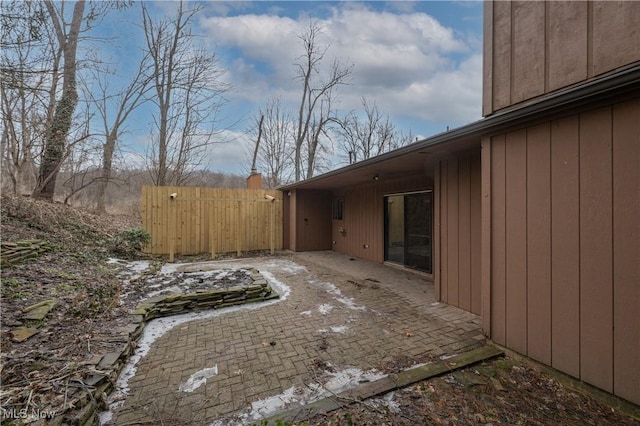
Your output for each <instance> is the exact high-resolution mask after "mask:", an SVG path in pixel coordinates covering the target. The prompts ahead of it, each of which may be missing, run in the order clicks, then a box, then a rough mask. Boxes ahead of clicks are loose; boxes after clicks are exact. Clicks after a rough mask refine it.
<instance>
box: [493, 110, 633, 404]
mask: <svg viewBox="0 0 640 426" xmlns="http://www.w3.org/2000/svg"><path fill="white" fill-rule="evenodd" d="M638 117H640V99H635V100H633V101H629V102H625V103H621V104H616V105H611V106H607V107H603V108H599V109H596V110H591V111H587V112H583V113H580V114H575V115H573V116H570V117H566V118H561V119H557V120H554V121H550V122H547V123H541V124H538V125H535V126H531V127H529V128H523V129H520V130H515V131H511V132H508V133H505V134H502V135H496V136H493V137H492V138H491V141H490V142H489V141H488V140H486V139H485V141H484V144H483V150H482V155H483V159H482V161H483V164H488V165H490V168H491V169H490V170H489V171H486V170H483V173H482V176H483V185H485V186H486V185H489V186H490V188H489V189H488V194H487V193H486V192H487V191H486V190H485V189H484V188H483V198H484V197H488V198H489V199H490V201H485V202H484V204H483V214H490V215H491V220H490V221H483V222H482V226H483V231H482V232H483V235H484V236H485V237H484V238H483V242H482V246H483V248H489V251H490V259H489V262H490V266H491V269H490V270H486V269H483V272H482V276H483V291H485V290H484V289H486V288H487V284H486V281H487V280H489V281H490V289H489V290H490V292H491V294H490V295H489V296H486V295H483V298H484V299H487V298H488V299H489V300H490V302H491V306H490V307H489V309H490V313H491V328H490V330H491V337H492V339H493V340H494V341H496V342H497V343H500V344H505V345H506V346H507V347H509V348H511V349H514V350H516V351H518V352H521V353H523V354H525V355H528V356H531V357H532V358H535V359H537V360H539V361H542V362H544V363H547V364H550V365H552V366H553V367H555V368H557V369H559V370H561V371H564V372H566V373H568V374H571V375H573V376H575V377H578V378H580V379H581V380H584V381H585V382H588V383H590V384H593V385H595V386H598V387H599V388H601V389H604V390H607V391H609V392H613V393H614V394H616V395H618V396H621V397H623V398H626V399H629V400H630V401H632V402H634V403H636V404H637V403H640V367H639V365H640V355H639V354H640V319H639V318H640V316H639V315H638V312H640V286H639V285H638V283H640V266H639V265H640V262H639V259H640V242H639V241H640V215H639V214H638V212H639V211H640V173H639V171H638V170H639V164H640V120H638ZM487 239H488V240H489V241H487ZM483 254H484V255H485V256H486V253H483ZM485 258H486V257H485ZM483 311H484V307H483Z"/></svg>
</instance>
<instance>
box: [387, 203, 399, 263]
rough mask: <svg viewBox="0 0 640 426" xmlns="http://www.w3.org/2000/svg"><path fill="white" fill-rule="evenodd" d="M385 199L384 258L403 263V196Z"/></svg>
mask: <svg viewBox="0 0 640 426" xmlns="http://www.w3.org/2000/svg"><path fill="white" fill-rule="evenodd" d="M385 200H386V201H385V260H388V261H391V262H396V263H400V264H402V265H404V197H403V196H402V195H394V196H391V197H385Z"/></svg>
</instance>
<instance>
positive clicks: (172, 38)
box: [142, 2, 228, 185]
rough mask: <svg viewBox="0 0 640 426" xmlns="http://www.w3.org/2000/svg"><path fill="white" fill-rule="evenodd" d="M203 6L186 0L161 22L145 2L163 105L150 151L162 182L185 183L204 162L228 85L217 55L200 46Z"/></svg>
mask: <svg viewBox="0 0 640 426" xmlns="http://www.w3.org/2000/svg"><path fill="white" fill-rule="evenodd" d="M200 10H201V7H198V6H196V7H194V8H192V9H185V7H184V2H180V4H179V6H178V10H177V13H176V16H175V17H173V18H171V19H163V20H160V21H155V20H154V19H153V18H152V17H151V14H150V13H149V10H148V9H147V7H146V5H145V3H144V2H143V3H142V18H143V27H144V32H145V39H146V48H147V51H148V54H149V56H150V58H151V63H152V67H153V71H152V72H153V87H154V89H155V93H154V95H155V96H154V97H153V102H154V103H155V104H156V106H157V113H156V115H155V116H154V123H153V138H154V141H153V142H152V144H151V146H150V151H149V156H148V157H149V158H150V160H151V164H149V169H150V172H151V176H152V178H153V181H154V183H155V184H156V185H170V184H176V185H179V184H183V183H184V182H185V181H186V180H188V178H189V177H190V175H191V174H192V173H193V172H194V171H195V170H197V169H198V168H199V167H200V166H201V165H202V162H203V161H204V160H205V158H206V153H207V150H208V148H210V146H211V145H212V144H213V143H214V136H215V133H216V126H217V122H216V117H217V113H218V110H219V108H220V107H221V105H222V103H223V102H224V96H223V95H224V93H225V92H226V91H227V90H228V86H227V85H226V84H225V83H223V82H222V80H221V77H222V75H223V74H224V70H223V69H222V68H221V67H220V66H219V64H218V59H217V57H216V56H215V55H214V54H211V53H210V52H208V51H206V50H205V49H202V48H198V47H197V46H195V36H194V35H193V34H192V33H191V29H190V25H191V21H192V20H193V19H194V17H195V15H196V14H197V13H198V12H199V11H200Z"/></svg>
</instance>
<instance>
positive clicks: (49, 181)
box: [33, 0, 85, 200]
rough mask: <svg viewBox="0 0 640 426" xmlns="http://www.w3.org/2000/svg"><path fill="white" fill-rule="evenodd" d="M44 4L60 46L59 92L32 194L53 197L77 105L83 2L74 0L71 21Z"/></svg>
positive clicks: (51, 5)
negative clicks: (60, 92)
mask: <svg viewBox="0 0 640 426" xmlns="http://www.w3.org/2000/svg"><path fill="white" fill-rule="evenodd" d="M44 4H45V7H46V9H47V12H48V14H49V18H50V20H51V24H52V25H53V28H54V30H55V35H56V38H57V41H58V45H59V46H61V47H62V57H63V69H62V95H61V97H60V99H59V100H58V101H57V103H56V108H55V112H54V116H53V120H52V122H51V125H50V126H49V128H48V129H47V135H46V141H45V146H44V152H43V154H42V160H41V163H40V172H39V174H38V181H37V185H36V188H35V190H34V191H33V196H34V197H38V198H43V199H47V200H52V199H53V194H54V192H55V186H56V177H57V174H58V171H59V169H60V166H61V164H62V161H63V159H64V152H65V145H66V139H67V136H68V134H69V130H70V129H71V125H72V119H73V113H74V111H75V109H76V105H77V104H78V91H77V88H76V69H77V62H76V54H77V50H78V38H79V36H80V29H81V25H82V22H83V19H84V8H85V1H84V0H80V1H78V2H76V4H75V5H74V7H73V15H72V18H71V22H70V23H67V22H66V20H65V16H64V12H63V11H62V10H59V9H56V6H55V5H54V4H53V2H52V1H51V0H45V1H44ZM67 28H68V30H67Z"/></svg>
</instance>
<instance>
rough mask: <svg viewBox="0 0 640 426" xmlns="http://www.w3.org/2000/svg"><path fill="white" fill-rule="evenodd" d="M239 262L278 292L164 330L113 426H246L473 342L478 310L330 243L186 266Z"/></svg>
mask: <svg viewBox="0 0 640 426" xmlns="http://www.w3.org/2000/svg"><path fill="white" fill-rule="evenodd" d="M241 266H252V267H255V268H257V269H258V270H260V271H261V272H262V273H263V275H265V276H266V277H267V278H268V279H270V280H272V281H273V283H272V284H273V285H272V287H274V288H277V287H278V286H279V284H280V285H282V284H283V285H284V286H286V287H288V288H289V289H290V294H289V295H288V296H287V297H286V299H284V300H281V301H279V302H277V303H273V304H268V305H265V306H260V307H258V306H253V307H252V309H251V310H246V309H245V310H236V311H233V312H229V313H225V314H222V315H219V316H216V317H213V318H207V319H198V320H194V321H191V322H187V323H183V324H180V325H178V326H177V327H175V328H173V329H171V330H169V331H167V332H166V333H165V334H164V335H162V336H161V337H159V338H158V339H157V340H156V341H155V343H154V344H153V345H152V346H151V348H150V350H149V352H148V354H147V355H146V356H145V357H144V358H143V359H142V360H140V362H139V363H138V365H137V372H136V374H135V376H134V377H132V378H131V379H130V380H129V382H128V386H129V392H128V396H127V398H126V399H125V401H124V404H123V405H122V406H121V407H120V408H119V409H118V410H117V411H116V412H115V414H114V417H113V420H112V422H113V424H118V425H130V424H141V423H142V424H161V423H164V424H174V425H179V424H189V425H209V424H220V425H224V424H242V423H249V424H251V423H252V422H255V421H258V420H259V419H261V418H264V417H268V416H271V415H273V414H274V413H277V412H278V411H280V410H285V409H290V408H291V407H292V406H294V405H296V404H300V403H305V402H309V401H312V400H314V399H318V398H319V397H321V396H323V395H324V396H326V391H327V390H328V391H331V392H341V391H344V390H345V389H348V388H350V387H354V386H357V385H358V384H359V383H362V382H364V381H370V380H376V379H379V378H380V377H383V376H384V375H385V374H390V373H395V372H397V371H400V370H401V369H404V368H408V367H411V366H414V365H416V364H420V363H425V362H429V361H431V360H435V359H438V358H443V359H444V358H446V357H447V356H452V355H454V354H458V353H462V352H465V351H468V350H470V349H472V348H476V347H478V346H481V345H482V344H484V338H483V336H482V333H481V331H480V318H479V317H478V316H476V315H473V314H471V313H468V312H465V311H462V310H460V309H457V308H454V307H451V306H448V305H445V304H441V303H437V302H436V300H435V299H434V296H433V285H432V284H431V283H429V282H428V281H427V280H426V278H425V277H424V276H423V275H420V274H416V273H412V272H408V271H405V270H400V269H395V268H392V267H389V266H384V265H380V264H376V263H372V262H368V261H364V260H359V259H352V258H349V257H347V256H343V255H340V254H337V253H333V252H313V253H298V254H290V255H285V256H280V257H266V258H256V259H241V260H238V261H228V262H224V261H223V262H208V263H206V264H198V268H210V269H223V268H236V267H241ZM185 267H186V268H188V267H189V266H185Z"/></svg>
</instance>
